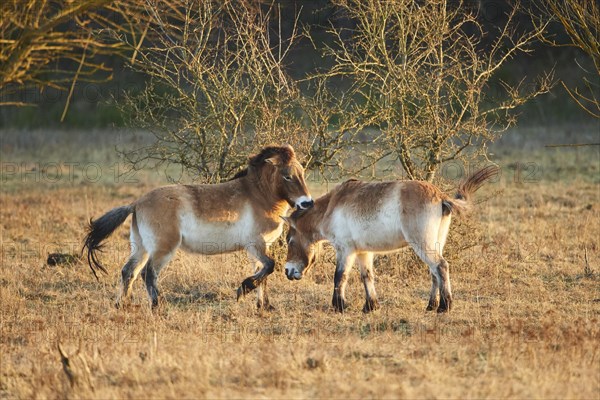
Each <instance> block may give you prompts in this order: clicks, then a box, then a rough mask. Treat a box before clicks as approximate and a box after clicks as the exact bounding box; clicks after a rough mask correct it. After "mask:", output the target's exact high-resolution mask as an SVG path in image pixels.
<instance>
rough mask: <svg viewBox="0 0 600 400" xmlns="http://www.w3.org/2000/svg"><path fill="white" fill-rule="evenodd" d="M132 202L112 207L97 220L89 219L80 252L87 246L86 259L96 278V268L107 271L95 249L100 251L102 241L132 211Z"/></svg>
mask: <svg viewBox="0 0 600 400" xmlns="http://www.w3.org/2000/svg"><path fill="white" fill-rule="evenodd" d="M133 211H134V206H133V204H130V205H127V206H121V207H117V208H113V209H112V210H110V211H109V212H107V213H106V214H104V215H103V216H101V217H100V218H98V219H97V220H92V219H90V224H89V226H88V233H87V235H86V236H85V240H84V243H83V248H82V249H81V252H82V253H83V252H85V249H86V248H87V259H88V264H89V266H90V269H91V270H92V272H93V273H94V276H95V277H96V279H98V274H97V273H96V271H97V270H100V271H102V272H104V273H105V274H106V273H108V272H107V271H106V268H104V267H103V266H102V264H100V262H99V261H98V255H97V253H96V252H97V251H102V242H103V241H104V240H105V239H106V238H108V237H109V236H110V235H111V234H112V233H113V232H114V231H115V229H117V228H118V227H119V226H120V225H121V224H122V223H123V222H125V219H127V217H128V216H129V214H131V213H133Z"/></svg>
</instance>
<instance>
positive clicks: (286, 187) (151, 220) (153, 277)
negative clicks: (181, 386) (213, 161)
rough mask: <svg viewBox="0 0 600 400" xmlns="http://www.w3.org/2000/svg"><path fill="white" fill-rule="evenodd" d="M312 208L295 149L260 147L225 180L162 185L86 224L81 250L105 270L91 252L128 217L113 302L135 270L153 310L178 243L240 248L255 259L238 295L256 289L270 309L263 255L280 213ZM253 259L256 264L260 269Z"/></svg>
mask: <svg viewBox="0 0 600 400" xmlns="http://www.w3.org/2000/svg"><path fill="white" fill-rule="evenodd" d="M312 205H313V201H312V199H311V196H310V193H309V191H308V189H307V187H306V183H305V182H304V169H303V168H302V166H301V165H300V163H299V162H298V160H297V159H296V156H295V154H294V150H293V148H292V147H291V146H285V147H266V148H264V149H263V150H262V151H261V152H260V153H259V154H258V155H255V156H253V157H251V158H250V160H249V162H248V167H247V168H246V169H245V170H244V171H242V172H240V173H238V174H237V175H236V177H234V179H232V180H230V181H228V182H224V183H220V184H214V185H174V186H164V187H161V188H158V189H155V190H152V191H151V192H148V193H146V194H145V195H144V196H142V197H140V198H139V199H138V200H136V201H134V202H133V203H131V204H129V205H126V206H122V207H117V208H114V209H112V210H110V211H109V212H107V213H106V214H104V215H103V216H102V217H100V218H98V219H97V220H95V221H90V226H89V232H88V234H87V236H86V238H85V244H84V247H83V250H84V251H85V249H86V248H87V258H88V263H89V265H90V268H91V269H92V272H93V273H94V275H95V276H96V278H97V274H96V271H97V270H101V271H103V272H105V273H106V269H105V268H104V267H103V266H102V265H101V264H100V263H99V261H98V254H97V253H96V252H97V251H98V250H100V248H101V244H102V242H103V241H104V240H105V239H106V238H108V237H109V235H110V234H111V233H112V232H113V231H114V230H115V229H116V228H117V227H118V226H119V225H121V224H122V223H123V222H124V221H125V219H126V218H127V217H128V216H129V214H132V215H133V216H132V222H131V231H130V242H131V256H130V258H129V260H128V261H127V263H126V264H125V266H124V267H123V269H122V272H121V289H120V293H119V297H118V298H117V303H116V306H117V307H119V306H120V305H121V304H122V303H123V302H124V301H126V300H127V299H128V298H129V297H130V292H131V287H132V284H133V282H134V280H135V279H136V277H137V275H138V274H139V272H140V270H141V274H142V277H143V279H144V281H145V283H146V289H147V290H148V295H149V297H150V300H151V302H152V307H156V306H157V305H158V304H159V291H158V289H157V278H158V274H159V273H160V271H161V269H162V268H163V267H164V266H165V265H167V263H168V262H169V261H170V260H171V258H172V257H173V255H174V254H175V251H176V250H177V248H178V247H180V246H181V247H183V248H185V249H187V250H190V251H193V252H197V253H201V254H220V253H227V252H233V251H237V250H242V249H246V250H247V251H248V253H249V254H250V256H251V257H252V258H253V259H254V260H255V262H254V270H253V273H254V275H253V276H250V277H248V278H247V279H245V280H244V281H243V283H242V284H241V286H240V287H239V289H238V293H237V297H238V300H239V298H240V297H241V296H242V295H245V294H246V293H248V292H250V291H252V290H253V289H255V288H257V287H258V302H257V305H258V307H259V308H268V307H270V305H269V299H268V296H267V293H266V289H267V276H268V275H269V274H271V273H272V272H273V270H274V267H275V262H274V261H273V259H271V258H270V257H269V256H267V254H266V253H267V249H268V247H269V245H270V243H272V242H273V241H274V240H275V239H277V238H278V237H279V235H280V234H281V232H282V229H283V221H281V218H280V215H284V214H286V213H287V212H288V210H289V208H290V207H294V206H296V207H297V209H307V208H310V207H312ZM258 262H260V263H262V269H260V270H259V268H260V267H259V264H258ZM142 267H143V268H142Z"/></svg>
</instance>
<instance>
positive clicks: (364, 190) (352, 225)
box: [283, 166, 499, 313]
mask: <svg viewBox="0 0 600 400" xmlns="http://www.w3.org/2000/svg"><path fill="white" fill-rule="evenodd" d="M498 173H499V168H498V167H495V166H488V167H486V168H483V169H481V170H479V171H477V172H475V173H474V174H472V175H471V176H469V177H468V178H467V179H466V180H465V181H464V182H462V183H461V184H460V185H459V187H458V191H457V193H456V195H455V196H454V198H450V197H449V196H448V195H446V194H444V193H443V192H442V191H441V190H440V189H438V188H437V187H436V186H434V185H432V184H431V183H429V182H421V181H391V182H371V183H368V182H361V181H358V180H349V181H346V182H344V183H342V184H340V185H339V186H337V187H335V188H334V189H333V190H332V191H331V192H329V193H327V194H325V195H324V196H322V197H320V198H318V199H317V200H316V201H315V205H314V207H312V208H311V209H309V210H302V209H298V210H296V211H294V212H293V213H292V215H291V216H290V217H288V218H285V217H283V218H284V219H285V221H286V222H287V223H288V224H289V230H288V234H287V237H286V241H287V244H288V253H287V261H286V265H285V272H286V275H287V277H288V279H290V280H295V279H301V278H302V275H303V273H304V272H305V271H306V270H307V269H308V268H310V266H311V265H312V264H313V263H314V260H315V250H316V246H317V244H318V243H319V242H322V241H325V240H327V241H329V242H330V243H331V244H332V245H333V247H334V249H335V251H336V258H337V260H336V269H335V277H334V290H333V299H332V304H333V307H334V308H335V310H336V311H340V312H343V311H344V309H345V308H346V296H345V290H346V282H347V279H348V271H349V270H350V268H351V266H352V264H354V261H355V260H357V261H358V265H359V267H360V274H361V279H362V281H363V284H364V287H365V297H366V301H365V305H364V307H363V311H364V312H370V311H372V310H375V309H377V308H378V307H379V303H378V301H377V295H376V292H375V283H374V273H373V255H374V254H378V253H386V252H391V251H395V250H398V249H400V248H402V247H405V246H410V247H411V248H412V249H413V250H414V251H415V253H416V254H417V255H418V256H419V258H421V260H423V262H425V263H426V264H427V265H428V266H429V271H430V272H431V292H430V296H429V303H428V305H427V310H428V311H429V310H434V309H437V312H439V313H442V312H446V311H449V310H450V309H451V307H452V290H451V287H450V269H449V265H448V262H447V261H446V260H445V259H444V257H443V255H442V254H443V250H444V245H445V244H446V237H447V235H448V229H449V227H450V221H451V218H452V214H457V215H459V214H461V213H463V212H464V211H466V210H467V208H468V207H469V202H470V200H471V196H472V194H473V193H475V191H477V190H478V189H479V188H480V187H481V186H482V185H483V184H484V183H485V182H486V181H488V180H489V179H491V178H492V177H494V176H496V175H497V174H498ZM438 294H439V300H438Z"/></svg>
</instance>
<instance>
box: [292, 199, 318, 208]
mask: <svg viewBox="0 0 600 400" xmlns="http://www.w3.org/2000/svg"><path fill="white" fill-rule="evenodd" d="M314 205H315V202H314V200H313V199H311V198H310V197H309V196H302V197H300V198H299V199H297V200H296V207H298V208H299V209H301V210H306V209H308V208H311V207H312V206H314Z"/></svg>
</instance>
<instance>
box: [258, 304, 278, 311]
mask: <svg viewBox="0 0 600 400" xmlns="http://www.w3.org/2000/svg"><path fill="white" fill-rule="evenodd" d="M256 308H257V309H258V310H259V311H267V312H272V311H275V310H276V308H275V307H273V306H272V305H270V304H269V303H267V304H261V303H256Z"/></svg>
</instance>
